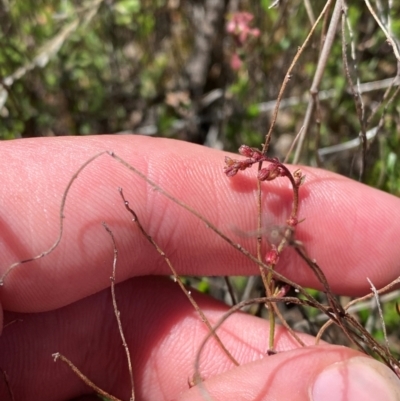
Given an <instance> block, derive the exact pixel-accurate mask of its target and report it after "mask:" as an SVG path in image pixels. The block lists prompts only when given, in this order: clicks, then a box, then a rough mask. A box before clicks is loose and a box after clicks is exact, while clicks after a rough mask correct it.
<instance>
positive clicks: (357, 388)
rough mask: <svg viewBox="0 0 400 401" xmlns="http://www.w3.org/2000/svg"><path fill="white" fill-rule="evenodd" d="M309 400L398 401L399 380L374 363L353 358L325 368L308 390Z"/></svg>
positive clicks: (399, 395)
mask: <svg viewBox="0 0 400 401" xmlns="http://www.w3.org/2000/svg"><path fill="white" fill-rule="evenodd" d="M311 399H312V400H313V401H331V400H332V401H333V400H334V401H352V400H357V401H358V400H363V401H369V400H385V401H396V400H397V401H398V400H400V380H399V378H398V377H397V376H396V375H395V374H394V373H393V372H392V371H391V370H390V369H389V368H388V367H387V366H385V365H383V364H382V363H379V362H378V361H376V360H374V359H371V358H365V357H355V358H351V359H349V360H347V361H345V362H338V363H335V364H333V365H331V366H328V367H327V368H325V370H323V371H322V373H320V374H319V375H318V376H317V379H316V380H315V382H314V385H313V387H312V389H311Z"/></svg>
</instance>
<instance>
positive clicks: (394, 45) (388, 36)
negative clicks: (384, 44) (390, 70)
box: [364, 0, 400, 63]
mask: <svg viewBox="0 0 400 401" xmlns="http://www.w3.org/2000/svg"><path fill="white" fill-rule="evenodd" d="M364 1H365V4H366V5H367V7H368V10H369V12H370V13H371V15H372V16H373V17H374V19H375V21H376V23H377V24H378V25H379V27H380V28H381V29H382V32H383V33H384V34H385V36H386V39H387V41H388V42H389V43H390V45H391V46H392V49H393V53H394V55H395V57H396V59H397V61H398V62H399V63H400V52H399V48H398V45H397V42H396V40H395V39H394V38H393V37H392V35H391V34H390V33H389V32H388V30H387V29H386V27H385V25H384V24H383V23H382V21H381V20H380V19H379V18H378V16H377V15H376V13H375V10H374V9H373V8H372V5H371V3H370V2H369V0H364Z"/></svg>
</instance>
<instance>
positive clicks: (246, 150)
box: [239, 145, 254, 157]
mask: <svg viewBox="0 0 400 401" xmlns="http://www.w3.org/2000/svg"><path fill="white" fill-rule="evenodd" d="M239 153H240V154H241V155H242V156H246V157H252V156H253V153H254V151H253V149H252V148H251V147H250V146H247V145H242V146H241V147H240V148H239Z"/></svg>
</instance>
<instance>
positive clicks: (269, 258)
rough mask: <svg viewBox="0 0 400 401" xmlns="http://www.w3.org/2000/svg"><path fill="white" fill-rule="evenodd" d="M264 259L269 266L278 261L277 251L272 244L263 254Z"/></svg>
mask: <svg viewBox="0 0 400 401" xmlns="http://www.w3.org/2000/svg"><path fill="white" fill-rule="evenodd" d="M265 261H266V262H267V265H269V266H270V265H272V266H275V265H276V264H277V263H278V261H279V253H278V250H277V249H276V247H275V246H274V245H272V248H271V249H270V250H269V251H268V252H267V254H266V255H265Z"/></svg>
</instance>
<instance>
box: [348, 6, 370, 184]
mask: <svg viewBox="0 0 400 401" xmlns="http://www.w3.org/2000/svg"><path fill="white" fill-rule="evenodd" d="M346 21H347V26H348V30H349V34H350V37H351V38H352V39H353V32H352V30H351V25H350V22H349V19H348V17H347V10H346V8H345V7H343V15H342V59H343V67H344V71H345V75H346V78H347V82H348V84H349V87H350V90H351V93H352V95H353V98H354V103H355V106H356V113H357V117H358V120H359V122H360V128H361V131H360V138H361V145H362V147H361V149H362V157H361V167H360V175H359V178H360V181H363V180H364V174H365V165H366V161H367V144H368V142H367V126H366V122H365V113H364V103H363V101H362V97H361V94H360V91H359V84H360V80H359V77H358V75H357V87H356V86H355V85H354V83H353V79H352V78H351V74H350V67H349V63H348V60H347V51H346V50H347V49H346V47H347V43H346V25H345V24H346ZM351 44H352V52H351V53H352V59H353V66H354V71H355V72H356V73H357V63H356V59H355V53H354V43H353V40H352V43H351Z"/></svg>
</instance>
